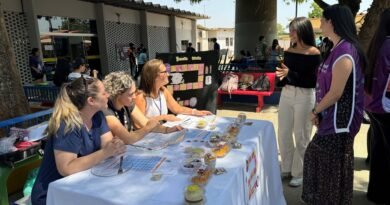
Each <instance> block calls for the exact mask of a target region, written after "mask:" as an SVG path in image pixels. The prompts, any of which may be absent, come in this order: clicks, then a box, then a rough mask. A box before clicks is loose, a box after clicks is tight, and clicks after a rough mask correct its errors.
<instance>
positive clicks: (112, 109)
mask: <svg viewBox="0 0 390 205" xmlns="http://www.w3.org/2000/svg"><path fill="white" fill-rule="evenodd" d="M103 84H104V86H105V88H106V90H107V92H108V93H109V94H110V98H109V100H108V108H107V109H105V110H104V111H103V112H104V114H105V116H106V120H107V123H108V127H109V128H110V129H111V131H112V133H113V134H114V135H115V136H118V137H119V138H120V139H122V140H123V141H124V142H125V143H126V144H132V143H134V142H136V141H138V140H140V139H142V138H143V137H144V136H145V135H146V134H147V133H149V132H159V133H170V132H175V131H178V130H181V129H182V128H181V127H180V126H178V127H171V128H168V127H164V126H162V125H160V123H159V122H158V121H157V120H154V119H148V118H146V117H145V115H144V114H143V113H142V112H141V111H140V109H139V108H138V107H137V106H136V105H135V104H134V99H135V96H136V93H137V89H136V86H135V81H134V80H133V79H132V77H131V76H130V75H129V74H127V73H125V72H123V71H120V72H112V73H110V74H108V75H107V76H106V77H105V78H104V80H103ZM133 124H135V125H136V126H137V127H139V128H140V129H138V130H136V131H133Z"/></svg>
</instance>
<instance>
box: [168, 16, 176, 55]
mask: <svg viewBox="0 0 390 205" xmlns="http://www.w3.org/2000/svg"><path fill="white" fill-rule="evenodd" d="M169 50H170V52H171V53H177V48H176V17H175V16H174V15H170V16H169Z"/></svg>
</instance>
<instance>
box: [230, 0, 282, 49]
mask: <svg viewBox="0 0 390 205" xmlns="http://www.w3.org/2000/svg"><path fill="white" fill-rule="evenodd" d="M276 7H277V6H276V0H236V26H235V35H234V36H235V43H234V55H235V56H238V54H239V52H240V50H249V51H250V52H251V54H252V55H255V47H256V43H257V42H258V38H259V36H261V35H263V36H264V37H265V43H266V44H267V45H268V46H270V45H271V43H272V40H273V39H274V38H276V37H277V29H276Z"/></svg>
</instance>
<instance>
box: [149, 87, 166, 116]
mask: <svg viewBox="0 0 390 205" xmlns="http://www.w3.org/2000/svg"><path fill="white" fill-rule="evenodd" d="M145 99H146V112H145V116H146V117H149V118H150V117H156V116H160V115H166V114H168V106H167V100H166V99H165V96H164V93H163V92H161V91H160V92H159V96H158V98H156V99H154V98H151V97H145Z"/></svg>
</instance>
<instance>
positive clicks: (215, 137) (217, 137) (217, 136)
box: [208, 133, 225, 147]
mask: <svg viewBox="0 0 390 205" xmlns="http://www.w3.org/2000/svg"><path fill="white" fill-rule="evenodd" d="M224 137H225V136H224V135H223V134H221V133H213V134H212V135H211V136H210V138H209V140H208V145H209V146H210V147H215V146H217V145H218V143H219V142H221V141H224Z"/></svg>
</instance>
